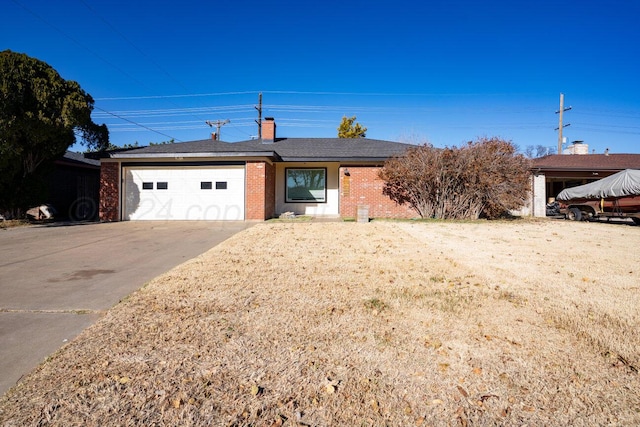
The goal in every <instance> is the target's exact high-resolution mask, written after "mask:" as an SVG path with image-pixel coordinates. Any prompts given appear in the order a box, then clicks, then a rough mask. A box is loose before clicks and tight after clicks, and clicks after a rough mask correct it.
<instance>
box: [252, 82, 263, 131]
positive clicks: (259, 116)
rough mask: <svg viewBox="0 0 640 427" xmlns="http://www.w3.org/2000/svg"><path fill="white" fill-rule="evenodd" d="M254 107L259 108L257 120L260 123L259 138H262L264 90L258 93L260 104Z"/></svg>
mask: <svg viewBox="0 0 640 427" xmlns="http://www.w3.org/2000/svg"><path fill="white" fill-rule="evenodd" d="M254 108H255V109H256V110H258V120H255V122H256V123H257V124H258V139H262V92H260V94H259V95H258V106H254Z"/></svg>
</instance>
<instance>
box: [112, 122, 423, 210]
mask: <svg viewBox="0 0 640 427" xmlns="http://www.w3.org/2000/svg"><path fill="white" fill-rule="evenodd" d="M409 146H410V145H408V144H401V143H397V142H390V141H381V140H373V139H367V138H360V139H340V138H278V137H276V124H275V121H274V120H273V119H272V118H267V119H265V120H264V121H263V122H262V139H256V140H249V141H241V142H235V143H226V142H221V141H216V140H212V139H209V140H202V141H193V142H184V143H174V144H164V145H153V146H149V147H144V148H138V149H132V150H126V151H119V152H112V153H110V154H108V155H107V156H106V157H104V158H102V159H101V178H100V219H101V220H102V221H121V220H266V219H269V218H273V217H277V216H279V215H280V214H282V213H285V212H293V213H294V214H297V215H310V216H315V217H318V216H321V217H336V218H337V217H343V218H354V217H356V215H357V210H358V209H359V207H360V209H362V207H366V208H367V209H368V214H369V217H372V218H377V217H385V218H413V217H416V213H415V212H414V211H412V210H411V209H410V208H409V207H408V206H399V205H398V204H396V203H395V202H394V201H392V200H391V199H389V198H388V197H386V196H385V195H383V194H382V188H383V185H384V183H383V181H382V180H380V179H379V178H378V171H379V170H380V168H381V167H382V166H383V164H384V162H385V160H387V159H388V158H389V157H391V156H393V155H396V154H401V153H402V152H404V150H406V149H407V148H408V147H409Z"/></svg>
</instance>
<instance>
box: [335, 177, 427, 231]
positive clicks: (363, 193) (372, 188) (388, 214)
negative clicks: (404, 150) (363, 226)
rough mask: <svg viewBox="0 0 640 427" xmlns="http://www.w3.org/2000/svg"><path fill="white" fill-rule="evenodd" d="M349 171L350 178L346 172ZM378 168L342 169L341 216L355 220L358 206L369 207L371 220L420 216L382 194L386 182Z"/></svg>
mask: <svg viewBox="0 0 640 427" xmlns="http://www.w3.org/2000/svg"><path fill="white" fill-rule="evenodd" d="M345 169H349V174H350V176H345V174H344V170H345ZM379 170H380V167H377V166H353V167H351V166H349V167H346V168H345V167H341V168H340V216H341V217H343V218H355V217H356V216H357V211H358V205H367V206H369V217H370V218H415V217H417V216H418V214H417V213H416V212H415V211H414V210H412V209H411V208H409V206H407V205H402V206H400V205H398V204H397V203H396V202H394V201H393V200H391V199H390V198H388V197H387V196H385V195H384V194H382V188H383V186H384V181H382V180H381V179H380V178H378V171H379Z"/></svg>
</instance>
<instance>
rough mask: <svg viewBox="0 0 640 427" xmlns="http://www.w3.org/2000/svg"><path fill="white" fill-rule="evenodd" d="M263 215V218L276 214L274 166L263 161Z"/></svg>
mask: <svg viewBox="0 0 640 427" xmlns="http://www.w3.org/2000/svg"><path fill="white" fill-rule="evenodd" d="M264 186H265V190H266V191H265V201H264V206H265V217H264V219H269V218H273V217H275V216H276V166H275V165H272V164H269V163H265V183H264Z"/></svg>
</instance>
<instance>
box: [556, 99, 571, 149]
mask: <svg viewBox="0 0 640 427" xmlns="http://www.w3.org/2000/svg"><path fill="white" fill-rule="evenodd" d="M569 110H571V107H569V108H564V93H561V94H560V109H559V110H558V111H556V114H560V117H559V120H558V127H557V128H556V130H557V131H558V154H562V129H563V128H566V127H567V126H571V123H567V124H566V125H565V124H562V113H564V112H565V111H569Z"/></svg>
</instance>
